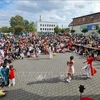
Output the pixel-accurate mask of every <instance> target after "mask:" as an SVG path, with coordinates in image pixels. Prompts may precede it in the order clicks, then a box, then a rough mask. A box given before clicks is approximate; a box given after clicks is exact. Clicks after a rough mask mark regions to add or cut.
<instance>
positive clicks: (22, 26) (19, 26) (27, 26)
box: [10, 15, 36, 33]
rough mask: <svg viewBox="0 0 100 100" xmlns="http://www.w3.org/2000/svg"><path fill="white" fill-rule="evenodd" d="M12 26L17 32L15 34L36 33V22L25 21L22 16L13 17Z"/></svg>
mask: <svg viewBox="0 0 100 100" xmlns="http://www.w3.org/2000/svg"><path fill="white" fill-rule="evenodd" d="M10 26H11V28H13V29H14V30H15V33H21V32H22V31H23V32H35V31H36V30H35V27H34V22H29V21H28V20H25V19H24V18H23V17H22V16H19V15H16V16H15V17H11V19H10Z"/></svg>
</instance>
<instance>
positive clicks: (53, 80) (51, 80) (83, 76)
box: [27, 75, 87, 85]
mask: <svg viewBox="0 0 100 100" xmlns="http://www.w3.org/2000/svg"><path fill="white" fill-rule="evenodd" d="M65 79H66V78H64V79H60V77H56V78H50V79H43V80H39V81H36V82H29V83H27V85H33V84H43V83H58V82H64V83H67V82H66V81H65ZM74 80H87V77H86V76H85V75H76V76H73V77H72V80H71V81H74Z"/></svg>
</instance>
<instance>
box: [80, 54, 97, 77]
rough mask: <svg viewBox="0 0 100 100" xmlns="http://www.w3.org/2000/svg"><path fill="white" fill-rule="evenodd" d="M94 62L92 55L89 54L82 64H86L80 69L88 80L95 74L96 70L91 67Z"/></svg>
mask: <svg viewBox="0 0 100 100" xmlns="http://www.w3.org/2000/svg"><path fill="white" fill-rule="evenodd" d="M93 61H94V54H93V53H90V54H89V57H88V58H87V60H86V61H85V62H83V63H87V65H86V66H84V67H83V68H82V69H85V71H86V73H87V77H88V78H92V76H94V75H95V74H96V72H97V71H96V69H95V68H94V67H93V65H92V62H93Z"/></svg>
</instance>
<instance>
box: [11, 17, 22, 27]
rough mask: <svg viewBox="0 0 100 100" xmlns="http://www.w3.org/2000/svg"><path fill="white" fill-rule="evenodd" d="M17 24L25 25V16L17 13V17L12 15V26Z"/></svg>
mask: <svg viewBox="0 0 100 100" xmlns="http://www.w3.org/2000/svg"><path fill="white" fill-rule="evenodd" d="M17 25H20V26H23V25H24V19H23V17H21V16H19V15H16V16H15V17H11V19H10V26H11V27H15V26H17Z"/></svg>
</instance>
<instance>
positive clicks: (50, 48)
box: [48, 45, 53, 59]
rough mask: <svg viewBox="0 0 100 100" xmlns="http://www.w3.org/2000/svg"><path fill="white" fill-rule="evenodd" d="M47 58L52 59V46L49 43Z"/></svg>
mask: <svg viewBox="0 0 100 100" xmlns="http://www.w3.org/2000/svg"><path fill="white" fill-rule="evenodd" d="M48 51H49V58H50V59H53V47H52V46H51V45H49V50H48Z"/></svg>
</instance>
